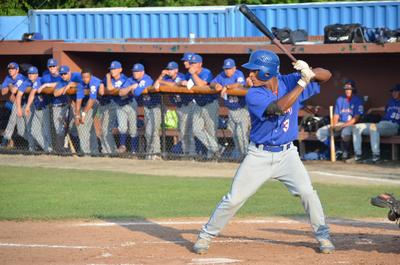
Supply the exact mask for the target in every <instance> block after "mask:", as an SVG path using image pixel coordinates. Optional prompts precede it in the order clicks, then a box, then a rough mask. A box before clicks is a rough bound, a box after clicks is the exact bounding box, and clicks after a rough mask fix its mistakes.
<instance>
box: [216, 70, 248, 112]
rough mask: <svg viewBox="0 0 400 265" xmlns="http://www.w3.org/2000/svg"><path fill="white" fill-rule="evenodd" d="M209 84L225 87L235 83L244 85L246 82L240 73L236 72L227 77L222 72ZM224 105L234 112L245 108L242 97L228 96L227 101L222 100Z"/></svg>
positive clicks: (244, 101)
mask: <svg viewBox="0 0 400 265" xmlns="http://www.w3.org/2000/svg"><path fill="white" fill-rule="evenodd" d="M211 83H217V84H220V85H221V86H226V85H231V84H236V83H239V84H242V85H245V83H246V82H245V79H244V74H243V73H242V71H240V70H236V71H235V73H234V74H233V75H232V76H231V77H227V76H226V74H225V72H224V71H222V72H221V73H220V74H219V75H217V76H216V77H215V78H214V79H213V80H212V81H211ZM224 105H225V107H227V108H228V109H230V110H236V109H239V108H244V107H245V106H246V100H245V98H244V97H238V96H231V95H228V96H227V99H225V100H224Z"/></svg>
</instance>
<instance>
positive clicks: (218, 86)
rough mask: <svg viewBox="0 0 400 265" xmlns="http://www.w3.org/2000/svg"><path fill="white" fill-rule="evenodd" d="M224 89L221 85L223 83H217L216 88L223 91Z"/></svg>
mask: <svg viewBox="0 0 400 265" xmlns="http://www.w3.org/2000/svg"><path fill="white" fill-rule="evenodd" d="M222 89H223V87H222V86H221V84H216V85H215V90H217V91H221V90H222Z"/></svg>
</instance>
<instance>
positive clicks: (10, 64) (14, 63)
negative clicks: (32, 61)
mask: <svg viewBox="0 0 400 265" xmlns="http://www.w3.org/2000/svg"><path fill="white" fill-rule="evenodd" d="M10 68H15V69H19V65H18V64H17V63H16V62H11V63H9V64H8V65H7V69H10Z"/></svg>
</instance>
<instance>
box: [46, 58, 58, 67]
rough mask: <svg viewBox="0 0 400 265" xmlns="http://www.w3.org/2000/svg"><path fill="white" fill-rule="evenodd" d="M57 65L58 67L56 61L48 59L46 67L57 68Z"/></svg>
mask: <svg viewBox="0 0 400 265" xmlns="http://www.w3.org/2000/svg"><path fill="white" fill-rule="evenodd" d="M57 65H58V62H57V60H56V59H54V58H50V59H48V60H47V67H50V66H57Z"/></svg>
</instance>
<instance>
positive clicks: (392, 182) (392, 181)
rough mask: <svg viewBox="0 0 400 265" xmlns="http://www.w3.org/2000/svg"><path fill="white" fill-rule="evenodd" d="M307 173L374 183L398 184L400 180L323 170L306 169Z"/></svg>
mask: <svg viewBox="0 0 400 265" xmlns="http://www.w3.org/2000/svg"><path fill="white" fill-rule="evenodd" d="M308 173H310V174H319V175H324V176H330V177H337V178H344V179H358V180H366V181H371V182H376V183H391V184H400V180H395V179H384V178H368V177H361V176H354V175H343V174H336V173H329V172H323V171H308Z"/></svg>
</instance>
